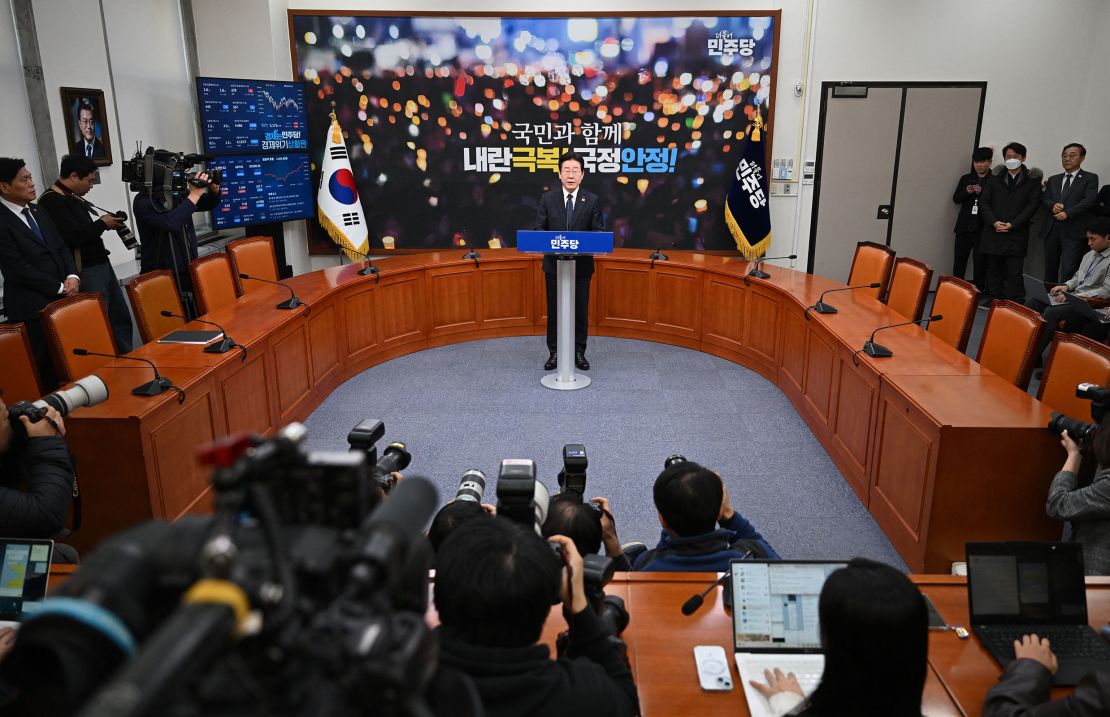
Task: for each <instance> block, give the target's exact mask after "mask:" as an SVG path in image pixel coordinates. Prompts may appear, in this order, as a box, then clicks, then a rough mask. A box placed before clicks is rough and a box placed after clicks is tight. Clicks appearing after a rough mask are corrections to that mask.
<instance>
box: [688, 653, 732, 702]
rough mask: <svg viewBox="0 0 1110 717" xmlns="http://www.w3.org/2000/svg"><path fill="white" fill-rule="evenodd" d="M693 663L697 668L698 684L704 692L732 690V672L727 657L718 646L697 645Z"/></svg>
mask: <svg viewBox="0 0 1110 717" xmlns="http://www.w3.org/2000/svg"><path fill="white" fill-rule="evenodd" d="M694 663H695V664H696V665H697V668H698V683H699V684H700V685H701V688H702V689H703V690H705V691H706V692H729V691H730V690H732V672H731V671H730V670H729V667H728V655H726V654H725V648H723V647H721V646H719V645H698V646H696V647H695V648H694Z"/></svg>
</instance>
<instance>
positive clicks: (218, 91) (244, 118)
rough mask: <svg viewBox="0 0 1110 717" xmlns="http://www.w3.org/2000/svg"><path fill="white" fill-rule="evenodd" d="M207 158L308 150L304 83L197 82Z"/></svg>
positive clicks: (199, 78)
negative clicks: (236, 154) (208, 155)
mask: <svg viewBox="0 0 1110 717" xmlns="http://www.w3.org/2000/svg"><path fill="white" fill-rule="evenodd" d="M197 99H198V100H199V102H200V117H201V123H202V125H203V129H204V150H205V152H207V153H208V154H227V153H231V152H242V153H247V152H252V153H255V152H305V151H308V134H307V131H306V130H307V128H306V119H305V118H306V114H305V95H304V83H301V82H268V81H262V80H235V79H223V78H215V77H198V78H197Z"/></svg>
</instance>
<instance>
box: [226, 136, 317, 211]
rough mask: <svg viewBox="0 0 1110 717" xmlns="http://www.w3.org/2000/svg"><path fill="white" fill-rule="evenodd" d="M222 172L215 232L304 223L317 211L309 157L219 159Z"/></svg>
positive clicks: (273, 155)
mask: <svg viewBox="0 0 1110 717" xmlns="http://www.w3.org/2000/svg"><path fill="white" fill-rule="evenodd" d="M208 166H209V168H219V169H220V170H222V171H223V175H224V183H223V185H221V187H220V193H221V195H222V196H221V199H220V204H219V206H217V207H216V208H215V209H214V210H213V211H212V218H213V224H214V225H215V227H216V229H229V228H232V227H239V226H248V225H251V224H268V223H271V222H284V221H289V220H291V219H305V218H307V217H310V216H312V215H313V214H314V213H315V211H316V206H315V203H314V202H313V199H312V177H311V174H310V170H309V161H308V155H307V154H246V155H225V156H220V157H216V159H214V160H212V161H211V162H209V163H208Z"/></svg>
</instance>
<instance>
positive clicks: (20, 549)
mask: <svg viewBox="0 0 1110 717" xmlns="http://www.w3.org/2000/svg"><path fill="white" fill-rule="evenodd" d="M53 552H54V541H52V540H20V539H15V538H0V620H7V621H21V620H22V619H23V618H24V617H25V616H27V615H29V614H30V613H32V612H34V611H35V610H37V609H39V608H40V607H41V606H42V601H43V599H44V598H46V583H47V580H48V579H49V578H50V560H51V558H52V557H53Z"/></svg>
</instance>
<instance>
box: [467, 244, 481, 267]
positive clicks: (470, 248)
mask: <svg viewBox="0 0 1110 717" xmlns="http://www.w3.org/2000/svg"><path fill="white" fill-rule="evenodd" d="M466 248H467V249H468V251H467V252H466V253H465V254H463V257H462V258H463V259H473V260H474V266H475V268H477V267H478V266H479V264H478V259H479V258H480V257H481V256H482V255H481V254H479V253H478V252H476V251H474V247H473V246H471V245H470V240H469V239H468V240H467V241H466Z"/></svg>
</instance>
